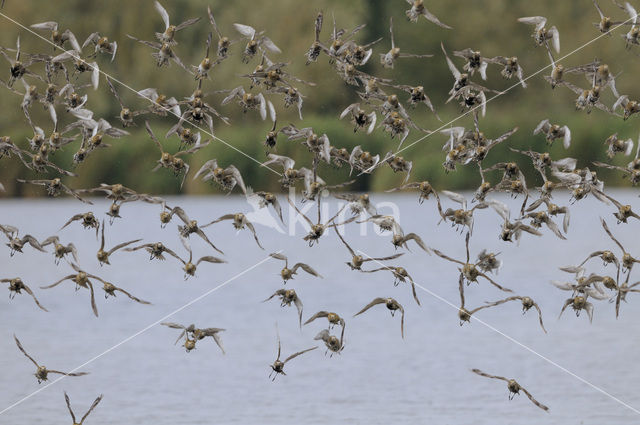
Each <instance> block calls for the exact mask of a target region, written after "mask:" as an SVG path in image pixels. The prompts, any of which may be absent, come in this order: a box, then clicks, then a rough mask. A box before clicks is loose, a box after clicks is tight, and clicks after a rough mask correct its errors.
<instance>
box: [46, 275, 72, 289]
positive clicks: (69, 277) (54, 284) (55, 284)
mask: <svg viewBox="0 0 640 425" xmlns="http://www.w3.org/2000/svg"><path fill="white" fill-rule="evenodd" d="M74 277H76V275H75V274H70V275H68V276H65V277H63V278H62V279H60V280H59V281H57V282H55V283H52V284H51V285H47V286H41V287H40V289H49V288H53V287H54V286H57V285H59V284H61V283H62V282H64V281H65V280H67V279H73V278H74Z"/></svg>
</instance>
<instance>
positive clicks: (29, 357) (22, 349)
mask: <svg viewBox="0 0 640 425" xmlns="http://www.w3.org/2000/svg"><path fill="white" fill-rule="evenodd" d="M13 339H15V341H16V345H17V346H18V349H19V350H20V351H22V354H24V355H25V356H27V358H28V359H29V360H31V362H32V363H33V364H34V365H36V367H40V365H39V364H38V362H36V361H35V360H33V357H31V356H30V355H28V354H27V352H26V351H25V350H24V348H23V347H22V344H21V343H20V340H19V339H18V337H17V336H16V335H15V334H14V335H13Z"/></svg>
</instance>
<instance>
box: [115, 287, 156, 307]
mask: <svg viewBox="0 0 640 425" xmlns="http://www.w3.org/2000/svg"><path fill="white" fill-rule="evenodd" d="M115 290H116V291H120V292H122V293H123V294H125V295H126V296H127V297H129V298H131V299H132V300H133V301H135V302H138V303H140V304H151V303H150V302H149V301H145V300H141V299H140V298H138V297H134V296H133V295H131V294H130V293H129V292H127V291H125V290H124V289H122V288H117V287H116V289H115Z"/></svg>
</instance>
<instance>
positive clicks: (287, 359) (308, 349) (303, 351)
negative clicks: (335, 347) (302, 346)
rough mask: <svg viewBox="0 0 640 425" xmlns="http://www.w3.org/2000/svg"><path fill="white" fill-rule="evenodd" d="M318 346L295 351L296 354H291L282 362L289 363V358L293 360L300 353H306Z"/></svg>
mask: <svg viewBox="0 0 640 425" xmlns="http://www.w3.org/2000/svg"><path fill="white" fill-rule="evenodd" d="M316 348H318V347H312V348H307V349H306V350H302V351H298V352H297V353H294V354H292V355H290V356H289V357H287V358H286V359H285V360H284V361H283V362H282V363H287V362H288V361H289V360H293V359H295V358H296V357H298V356H299V355H301V354H304V353H306V352H307V351H313V350H315V349H316Z"/></svg>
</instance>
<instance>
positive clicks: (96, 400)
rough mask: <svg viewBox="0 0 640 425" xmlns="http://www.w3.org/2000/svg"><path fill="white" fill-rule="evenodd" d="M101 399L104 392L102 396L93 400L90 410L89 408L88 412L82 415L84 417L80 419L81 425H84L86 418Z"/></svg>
mask: <svg viewBox="0 0 640 425" xmlns="http://www.w3.org/2000/svg"><path fill="white" fill-rule="evenodd" d="M100 401H102V394H100V397H98V398H96V399H95V400H94V401H93V404H92V405H91V407H90V408H89V410H87V413H85V414H84V416H83V417H82V419H80V425H82V423H83V422H84V420H85V419H87V416H89V413H91V412H92V411H93V409H95V408H96V406H97V405H98V404H99V403H100Z"/></svg>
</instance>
